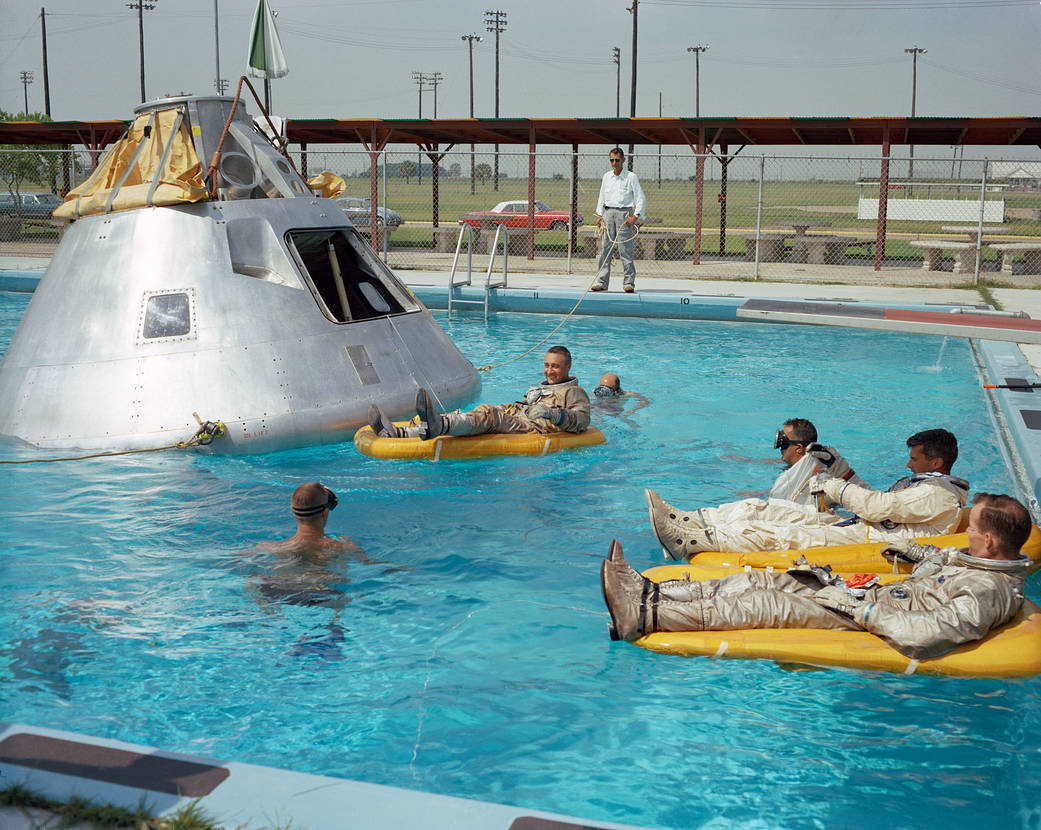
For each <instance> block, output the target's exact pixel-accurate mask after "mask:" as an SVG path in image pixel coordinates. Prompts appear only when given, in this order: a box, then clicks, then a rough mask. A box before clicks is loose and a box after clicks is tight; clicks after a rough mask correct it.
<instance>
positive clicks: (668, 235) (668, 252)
mask: <svg viewBox="0 0 1041 830" xmlns="http://www.w3.org/2000/svg"><path fill="white" fill-rule="evenodd" d="M693 238H694V232H693V231H667V230H659V229H658V228H654V229H650V228H646V229H641V230H640V232H639V233H638V234H637V235H636V241H635V243H634V246H633V247H634V251H633V256H634V257H635V258H636V259H661V260H670V261H672V262H677V261H679V260H681V259H683V258H684V251H685V249H686V247H687V240H689V239H693Z"/></svg>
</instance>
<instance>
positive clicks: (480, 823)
mask: <svg viewBox="0 0 1041 830" xmlns="http://www.w3.org/2000/svg"><path fill="white" fill-rule="evenodd" d="M46 266H47V259H46V258H42V257H27V256H0V271H4V270H15V271H19V270H40V271H41V272H42V270H43V269H45V268H46ZM805 267H806V266H800V269H802V270H803V271H804V270H805ZM854 272H856V273H854ZM399 275H400V276H401V277H402V279H403V280H404V281H405V282H406V283H408V284H410V285H432V286H445V285H447V282H448V273H447V272H445V271H401V272H399ZM474 276H475V279H474V282H475V284H476V283H478V282H479V281H480V280H481V279H483V275H481V277H478V276H477V275H476V274H475V275H474ZM793 277H794V278H795V280H796V281H794V282H784V281H781V280H783V274H780V273H775V274H773V275H772V277H771V280H770V281H765V280H764V281H749V280H726V279H685V278H665V277H650V278H644V277H639V276H638V277H637V291H638V292H639V291H640V290H654V291H682V292H691V293H694V294H698V295H706V296H718V297H757V298H770V299H792V300H822V301H823V300H832V301H858V302H864V303H872V304H879V305H887V304H916V303H929V304H939V305H980V304H982V303H984V302H985V299H984V296H983V295H982V294H981V293H980V292H979V291H977V290H975V289H972V288H965V287H956V288H952V287H946V286H943V285H936V286H914V287H909V286H906V285H904V286H901V285H883V284H879V282H878V280H880V279H885V278H886V277H887V274H886V273H885V272H883V273H882V274H878V273H875V272H873V271H871V269H869V268H841V269H838V270H835V269H829V273H828V274H827V275H826V276H825V277H824V279H826V280H827V281H826V282H823V283H812V282H807V281H805V275H804V274H803V273H800V274H799V275H798V276H795V275H794V274H793ZM493 279H494V276H493ZM838 279H848V280H849V281H848V282H838V281H837V280H838ZM590 281H591V275H590V274H589V273H583V274H572V275H568V276H563V275H550V274H538V273H518V274H514V275H511V276H510V278H509V285H510V287H511V288H522V289H542V288H554V289H566V290H572V291H578V292H581V291H583V290H584V289H585V288H586V287H587V286H588V285H589V282H590ZM896 281H899V280H896ZM611 290H612V291H613V292H619V291H621V280H620V274H619V275H618V276H617V277H614V276H613V277H612V285H611ZM989 291H990V295H991V296H992V297H993V298H994V299H995V300H996V301H997V302H998V303H1000V304H1001V306H1002V308H1003V309H1004V310H1005V311H1010V312H1011V311H1022V312H1025V313H1026V314H1027V315H1029V316H1030V317H1031V318H1033V319H1035V320H1041V290H1036V289H1020V288H990V289H989ZM1012 348H1014V347H1012ZM1019 348H1020V349H1021V350H1022V352H1023V355H1024V357H1025V358H1026V361H1027V362H1028V363H1029V364H1030V366H1031V367H1032V368H1033V369H1034V372H1035V374H1037V375H1039V376H1041V346H1031V345H1020V347H1019ZM27 734H30V735H32V736H36V737H37V738H39V739H42V740H45V741H46V740H47V739H51V740H54V741H58V742H59V744H60V742H61V741H69V742H72V743H76V744H82V745H88V744H89V745H91V746H93V747H96V748H99V751H102V750H105V749H108V750H114V751H116V752H117V753H118V752H124V753H127V754H128V755H127V757H129V756H130V755H136V756H137V757H139V758H140V757H142V756H144V757H148V758H151V759H153V760H154V759H160V760H162V759H167V760H171V759H173V760H174V761H175V762H177V763H184V764H189V765H190V764H192V763H198V764H202V765H209V768H210V769H212V768H213V767H214V766H217V767H220V768H221V769H222V770H226V771H227V772H228V775H227V776H226V777H225V778H224V780H222V781H221V782H220V783H219V784H218V785H217V786H215V787H214V788H213V790H212V792H210V793H209V794H207V795H204V796H202V797H201V799H200V801H199V804H200V806H201V807H202V808H203V809H204V810H205V811H206V812H207V813H209V814H210V815H211V816H213V817H215V818H217V819H219V820H220V821H222V822H224V823H225V826H227V827H236V828H238V827H243V828H245V827H248V828H261V827H276V826H291V827H292V828H294V830H339V828H343V827H351V828H374V829H375V828H380V830H399V828H400V829H402V830H403V829H404V828H416V827H423V828H425V830H440V828H444V829H445V830H448V828H452V829H453V830H470V828H473V830H486V828H487V830H491V828H496V829H498V828H501V829H502V830H581V828H583V827H584V828H617V827H622V825H617V824H611V823H605V822H590V821H589V820H588V819H578V818H571V817H567V816H559V815H552V814H548V813H543V812H540V811H534V810H524V809H522V808H518V807H512V806H507V805H501V804H490V803H485V802H478V801H470V800H467V799H461V798H453V797H448V796H440V795H432V794H428V793H422V792H416V791H412V790H405V789H396V788H392V787H383V786H379V785H375V784H367V783H364V782H357V781H349V780H343V779H334V778H328V777H322V776H314V775H307V774H303V773H298V772H292V771H288V770H279V769H273V768H269V767H260V766H254V765H249V764H242V763H238V762H235V761H231V762H227V761H220V760H213V759H206V758H198V757H192V756H185V755H178V754H175V753H167V752H164V751H163V749H162V748H161V747H160V748H153V747H140V746H134V745H131V744H126V743H122V742H119V741H110V740H104V739H98V738H91V737H89V736H83V735H74V734H71V733H62V732H57V731H54V730H48V729H43V728H38V727H33V726H24V725H17V724H5V723H0V789H2V788H4V787H7V786H10V785H12V784H22V785H24V786H27V787H29V788H30V789H33V790H35V791H38V792H41V793H43V794H45V795H47V796H48V797H51V798H58V799H65V798H70V797H72V796H82V797H85V798H89V799H92V800H95V801H99V802H102V803H114V804H121V805H123V806H126V807H129V808H133V807H136V806H137V805H138V804H139V803H140V801H141V798H142V797H144V798H145V801H146V803H148V804H149V805H151V806H153V807H154V808H155V809H156V811H157V812H160V813H162V812H169V811H171V810H173V809H176V807H177V806H178V805H184V804H187V803H190V802H191V801H192V800H193V799H191V798H187V797H184V796H177V795H171V794H170V793H169V792H166V793H164V792H160V791H154V790H149V789H142V788H140V787H135V786H127V785H125V784H123V783H115V782H117V781H118V780H119V777H120V775H119V770H113V769H107V770H103V771H102V774H101V776H100V777H101V780H97V778H92V777H91V775H89V774H84V773H85V772H88V770H87V767H85V766H83V765H82V764H83V763H84V762H83V761H81V762H80V763H81V765H80V766H77V765H76V764H72V763H70V764H66V765H65V766H64V767H63V766H62V765H61V764H57V765H54V764H52V767H53V768H52V769H51V770H50V771H47V770H39V769H36V770H32V769H28V768H27V767H25V766H19V765H17V764H12V763H10V762H9V761H7V760H4V756H3V748H4V741H5V740H6V739H8V738H11V737H12V736H16V735H18V736H23V737H24V736H25V735H27ZM90 757H92V756H91V755H90V753H89V752H87V753H86V754H85V755H84V758H87V759H88V761H87V762H86V763H89V758H90ZM348 817H349V818H348ZM618 818H620V819H623V820H624V816H619V817H618ZM57 826H58V825H57V823H56V822H54V821H53V817H52V816H49V815H48V814H46V813H45V812H40V811H33V810H23V809H20V808H2V809H0V828H2V830H32V828H41V827H42V828H50V827H57ZM77 827H78V828H80V827H82V826H77ZM84 830H85V828H84Z"/></svg>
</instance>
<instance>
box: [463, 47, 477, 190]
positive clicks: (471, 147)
mask: <svg viewBox="0 0 1041 830" xmlns="http://www.w3.org/2000/svg"><path fill="white" fill-rule="evenodd" d="M463 40H465V41H466V43H467V46H468V47H469V49H470V117H471V118H473V117H474V41H476V42H477V43H480V42H481V36H480V35H479V34H477V32H473V33H471V34H469V35H463ZM476 178H477V177H476V175H475V173H474V146H473V144H471V145H470V195H471V196H472V195H473V194H474V193H476V192H477V188H476V185H475V184H474V183H475V181H476Z"/></svg>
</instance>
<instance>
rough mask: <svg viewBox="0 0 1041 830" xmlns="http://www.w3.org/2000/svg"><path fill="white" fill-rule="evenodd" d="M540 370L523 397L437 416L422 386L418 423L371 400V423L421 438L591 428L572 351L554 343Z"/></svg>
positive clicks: (389, 434) (389, 433) (381, 432)
mask: <svg viewBox="0 0 1041 830" xmlns="http://www.w3.org/2000/svg"><path fill="white" fill-rule="evenodd" d="M542 372H543V375H544V376H545V380H544V381H542V383H539V384H537V385H536V386H532V387H530V388H529V389H528V391H527V392H526V393H525V395H524V399H523V400H521V401H517V402H515V403H508V404H500V405H498V406H492V405H489V404H481V405H480V406H478V407H477V408H476V409H473V410H471V411H470V412H459V411H456V412H448V413H445V414H441V413H439V412H438V411H437V409H436V408H435V407H434V405H433V402H432V401H431V399H430V394H429V393H428V392H427V390H426V389H422V388H421V389H420V390H419V391H418V392H417V393H416V413H417V414H418V416H419V424H417V425H414V426H404V427H403V426H397V425H396V424H394V422H393V421H391V420H390V418H388V417H387V415H386V413H385V412H383V410H382V409H380V408H379V407H378V406H376V405H375V404H373V405H372V406H371V407H369V426H370V427H372V431H373V432H375V433H376V434H377V435H378V436H381V437H384V438H422V439H424V440H429V439H431V438H437V437H438V436H441V435H453V436H467V435H483V434H486V433H529V432H538V433H542V434H548V433H553V432H573V433H578V432H584V431H585V430H587V429H588V428H589V396H588V395H587V394H586V393H585V390H584V389H583V388H582V387H581V386H579V385H578V379H577V378H575V377H574V376H572V375H571V352H569V351H568V349H567V347H565V346H552V347H550V349H549V350H548V351H547V352H546V357H545V358H544V360H543V365H542Z"/></svg>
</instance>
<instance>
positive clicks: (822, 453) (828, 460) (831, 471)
mask: <svg viewBox="0 0 1041 830" xmlns="http://www.w3.org/2000/svg"><path fill="white" fill-rule="evenodd" d="M806 454H807V455H812V456H813V457H814V458H816V459H817V460H818V461H819V462H820V463H821V464H823V465H824V467H825V469H826V470H827V471H828V475H830V476H832V477H833V478H841V479H844V480H845V481H849V479H850V478H852V476H853V471H852V470H851V469H850V468H849V462H848V461H846V459H845V458H843V457H842V456H841V455H839V452H838V450H836V449H835V448H834V447H826V446H824V445H823V444H818V443H813V444H807V445H806Z"/></svg>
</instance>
